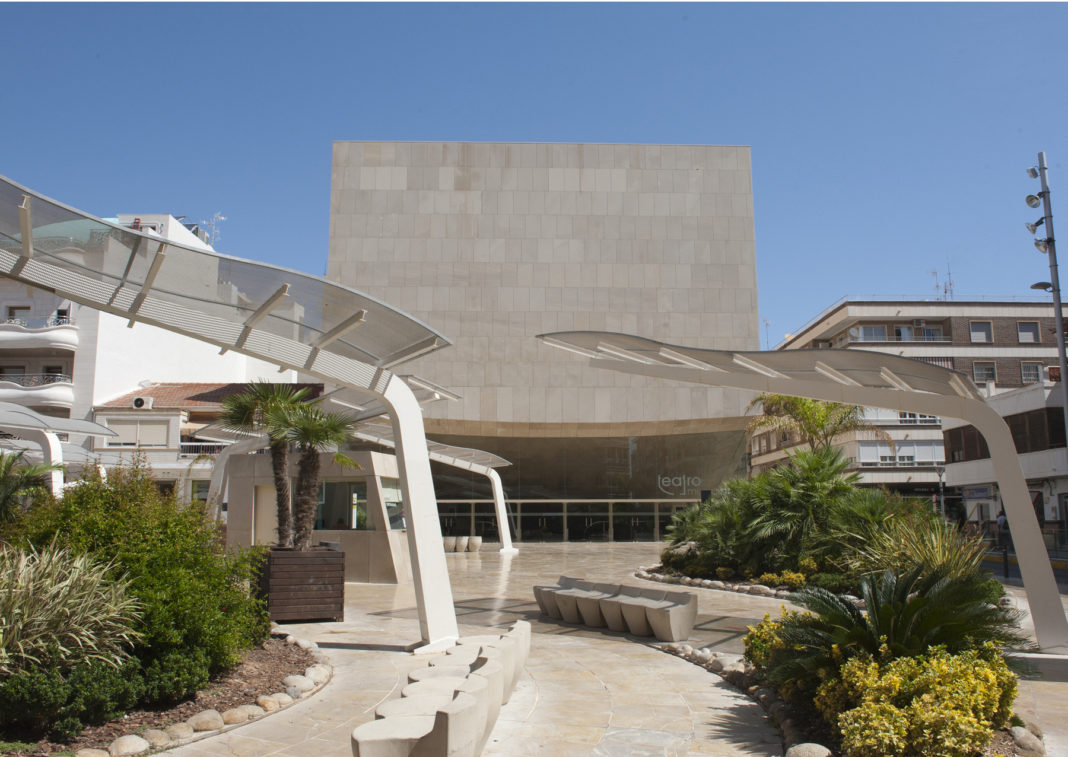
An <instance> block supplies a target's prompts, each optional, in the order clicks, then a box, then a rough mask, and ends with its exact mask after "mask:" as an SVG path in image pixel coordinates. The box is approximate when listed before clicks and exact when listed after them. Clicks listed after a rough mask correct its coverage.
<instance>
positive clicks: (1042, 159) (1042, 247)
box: [1025, 152, 1068, 433]
mask: <svg viewBox="0 0 1068 757" xmlns="http://www.w3.org/2000/svg"><path fill="white" fill-rule="evenodd" d="M1027 175H1028V176H1030V177H1031V178H1032V179H1038V180H1039V181H1040V182H1041V186H1042V191H1040V192H1039V193H1038V195H1027V199H1026V200H1025V202H1027V207H1029V208H1037V207H1039V206H1040V205H1041V206H1042V217H1041V218H1040V219H1038V220H1037V221H1035V222H1034V223H1029V224H1027V230H1028V231H1030V232H1031V233H1032V234H1036V233H1037V232H1038V228H1039V227H1040V226H1044V227H1045V233H1046V238H1045V239H1037V238H1036V239H1035V247H1036V248H1038V251H1039V252H1044V253H1046V256H1047V257H1048V258H1049V291H1050V292H1051V293H1052V294H1053V318H1054V322H1055V323H1056V328H1057V362H1058V363H1059V365H1060V369H1061V410H1062V412H1063V413H1064V428H1065V432H1066V433H1068V361H1066V360H1065V356H1064V314H1063V313H1062V312H1061V279H1060V274H1058V273H1057V247H1056V243H1055V242H1054V239H1053V209H1052V207H1051V205H1050V199H1049V177H1048V176H1047V170H1046V153H1044V152H1040V153H1039V154H1038V168H1034V167H1032V168H1028V169H1027ZM1042 283H1043V284H1045V282H1042ZM1035 287H1036V288H1042V289H1044V288H1045V287H1044V286H1039V285H1038V284H1036V285H1035Z"/></svg>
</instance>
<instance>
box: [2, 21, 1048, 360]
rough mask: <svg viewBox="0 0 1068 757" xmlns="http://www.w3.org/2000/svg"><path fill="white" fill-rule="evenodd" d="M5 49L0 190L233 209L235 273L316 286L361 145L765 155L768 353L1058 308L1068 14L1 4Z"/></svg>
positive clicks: (101, 205) (128, 204) (229, 230)
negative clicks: (882, 324)
mask: <svg viewBox="0 0 1068 757" xmlns="http://www.w3.org/2000/svg"><path fill="white" fill-rule="evenodd" d="M0 28H3V29H4V30H5V33H4V37H5V41H4V46H3V70H4V75H3V79H2V81H3V92H4V95H5V97H4V107H3V111H2V113H3V115H2V117H0V174H3V175H6V176H8V177H10V178H12V179H14V180H15V181H18V182H20V183H22V184H25V185H27V186H30V187H32V188H34V189H36V190H38V191H41V192H43V193H45V194H47V195H50V196H52V197H54V198H56V199H59V200H61V201H64V202H67V203H70V204H72V205H74V206H75V207H79V208H82V209H84V210H88V211H90V212H93V213H96V214H98V215H105V216H106V215H113V214H115V213H118V212H143V213H151V212H171V213H175V214H184V215H187V216H188V217H189V218H191V219H193V220H201V219H205V218H208V217H209V216H211V214H212V213H214V212H216V211H220V212H222V213H223V214H225V215H226V216H227V217H228V220H227V221H226V222H225V223H224V224H223V226H222V238H221V239H220V241H219V242H218V244H217V247H218V249H219V250H220V251H222V252H226V253H228V254H231V255H237V256H240V257H247V258H253V259H257V260H264V261H268V262H272V263H276V264H279V265H284V266H288V267H292V268H297V269H300V270H304V271H308V272H310V273H315V274H323V273H324V272H325V267H326V255H327V239H328V224H329V198H330V156H331V143H332V142H333V141H334V140H340V139H383V140H472V141H478V140H490V141H566V142H570V141H581V142H638V143H690V144H743V145H750V146H751V147H752V160H753V183H754V203H755V208H756V250H757V265H758V286H759V294H760V310H761V318H762V319H767V321H768V326H767V333H768V334H769V335H770V341H771V344H772V345H774V344H775V343H777V342H778V341H779V340H780V339H781V337H782V335H783V334H784V333H786V332H790V331H794V330H796V329H797V328H798V327H799V326H800V325H801V324H802V323H804V322H805V321H806V320H808V319H809V318H810V317H811V316H814V315H816V314H817V313H818V312H820V311H821V310H823V309H824V308H826V307H827V306H829V305H830V304H831V303H832V302H834V301H835V300H837V299H838V298H840V297H842V296H843V295H847V294H881V295H892V294H910V295H933V294H934V292H935V289H934V286H935V279H934V277H933V276H932V275H931V273H930V271H932V270H937V271H938V272H939V281H944V280H945V275H946V270H947V268H948V269H949V270H951V271H952V277H953V282H954V285H955V297H956V299H964V298H966V297H967V296H968V295H1012V296H1028V295H1032V294H1034V293H1033V292H1031V291H1030V290H1029V286H1030V284H1032V283H1033V282H1036V281H1040V280H1044V279H1048V278H1049V269H1048V267H1047V263H1046V259H1045V258H1044V257H1043V256H1042V255H1040V254H1039V253H1037V252H1036V251H1035V250H1034V248H1033V246H1032V244H1031V239H1030V236H1029V235H1028V233H1027V232H1026V231H1025V230H1024V228H1023V224H1024V223H1025V222H1028V221H1034V220H1036V219H1037V217H1038V215H1039V213H1038V212H1037V211H1032V210H1030V209H1029V208H1027V207H1026V206H1025V205H1024V203H1023V197H1024V195H1026V194H1028V193H1029V192H1032V191H1037V182H1036V181H1035V180H1032V179H1029V178H1028V177H1027V175H1026V173H1025V171H1024V169H1025V168H1026V167H1027V166H1029V165H1032V164H1033V163H1034V162H1035V154H1036V153H1037V152H1038V151H1039V150H1044V151H1046V153H1047V156H1048V159H1049V163H1050V180H1051V184H1052V188H1053V203H1054V211H1055V212H1056V210H1057V208H1058V207H1065V208H1068V191H1064V192H1060V193H1059V194H1058V186H1066V187H1068V98H1066V97H1065V96H1064V84H1065V75H1066V74H1068V45H1066V44H1065V37H1066V35H1065V32H1066V31H1068V5H1064V4H1053V3H1042V4H994V3H989V4H988V3H983V4H969V3H953V4H924V3H907V4H855V5H854V4H838V3H833V4H818V5H817V4H802V3H797V4H773V3H759V4H680V5H674V4H655V5H647V4H626V5H616V4H579V5H569V4H551V5H527V4H522V5H521V4H508V5H495V4H475V5H448V4H429V5H405V4H388V5H348V4H326V5H311V4H300V5H289V4H271V5H256V4H236V5H213V4H192V5H186V4H152V5H147V4H146V5H142V4H133V3H131V4H118V5H107V4H91V5H67V4H0ZM1066 223H1068V219H1066V220H1064V221H1062V222H1061V225H1062V226H1064V224H1066ZM1066 228H1068V227H1066ZM1062 257H1065V258H1066V260H1068V247H1065V249H1064V252H1062ZM764 333H765V327H764V326H763V324H762V325H761V335H762V338H761V341H762V343H763V335H764Z"/></svg>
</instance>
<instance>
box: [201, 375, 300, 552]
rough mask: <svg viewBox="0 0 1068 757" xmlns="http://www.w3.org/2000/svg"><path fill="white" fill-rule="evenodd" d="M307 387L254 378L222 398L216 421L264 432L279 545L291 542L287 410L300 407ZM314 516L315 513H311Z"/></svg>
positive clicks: (249, 431)
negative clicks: (236, 391)
mask: <svg viewBox="0 0 1068 757" xmlns="http://www.w3.org/2000/svg"><path fill="white" fill-rule="evenodd" d="M310 394H311V390H309V389H308V388H306V387H304V388H298V387H295V386H293V385H291V384H272V383H270V382H269V381H257V382H255V383H253V384H251V385H249V388H248V390H247V391H245V392H242V393H241V394H231V395H230V396H229V397H225V398H224V399H223V401H222V415H221V416H220V418H219V422H220V423H221V424H222V425H223V426H224V427H226V428H227V429H229V430H232V431H238V432H240V433H246V434H260V433H266V434H267V437H268V439H269V440H270V447H269V449H270V451H271V471H272V473H273V475H274V493H275V501H276V502H277V510H278V546H279V547H289V546H291V545H292V543H293V520H292V508H291V505H290V499H289V444H290V441H289V436H288V432H289V427H288V425H287V421H288V417H289V413H290V412H291V411H293V410H295V409H296V408H299V407H301V406H303V405H304V404H305V403H306V402H307V400H308V398H309V395H310ZM313 517H314V516H313Z"/></svg>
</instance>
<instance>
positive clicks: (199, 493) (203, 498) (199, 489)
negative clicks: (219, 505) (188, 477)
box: [189, 480, 211, 502]
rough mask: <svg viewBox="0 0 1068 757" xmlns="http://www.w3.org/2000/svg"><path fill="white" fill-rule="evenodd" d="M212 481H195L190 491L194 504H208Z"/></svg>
mask: <svg viewBox="0 0 1068 757" xmlns="http://www.w3.org/2000/svg"><path fill="white" fill-rule="evenodd" d="M209 489H211V481H203V480H195V481H193V482H192V486H191V487H190V489H189V498H190V499H191V500H192V501H193V502H207V501H208V490H209Z"/></svg>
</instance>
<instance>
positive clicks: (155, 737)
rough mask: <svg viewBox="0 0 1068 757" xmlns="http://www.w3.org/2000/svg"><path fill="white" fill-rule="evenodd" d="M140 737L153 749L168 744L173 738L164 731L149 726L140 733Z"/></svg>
mask: <svg viewBox="0 0 1068 757" xmlns="http://www.w3.org/2000/svg"><path fill="white" fill-rule="evenodd" d="M141 738H143V739H144V740H145V741H147V742H148V744H149V746H151V747H152V748H153V749H160V748H162V747H165V746H169V745H170V743H171V742H172V741H174V739H172V738H171V737H170V736H168V735H167V732H166V731H161V730H159V729H158V728H149V729H148V730H147V731H145V732H144V733H142V734H141Z"/></svg>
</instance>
